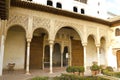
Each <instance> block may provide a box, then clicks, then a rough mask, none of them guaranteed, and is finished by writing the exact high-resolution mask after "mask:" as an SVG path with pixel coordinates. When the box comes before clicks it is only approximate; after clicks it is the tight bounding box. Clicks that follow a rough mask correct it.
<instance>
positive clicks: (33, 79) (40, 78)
mask: <svg viewBox="0 0 120 80" xmlns="http://www.w3.org/2000/svg"><path fill="white" fill-rule="evenodd" d="M31 80H48V77H34V78H32V79H31Z"/></svg>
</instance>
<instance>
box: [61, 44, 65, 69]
mask: <svg viewBox="0 0 120 80" xmlns="http://www.w3.org/2000/svg"><path fill="white" fill-rule="evenodd" d="M63 52H64V42H62V46H61V68H62V67H63Z"/></svg>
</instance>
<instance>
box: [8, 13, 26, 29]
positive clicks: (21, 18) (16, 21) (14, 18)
mask: <svg viewBox="0 0 120 80" xmlns="http://www.w3.org/2000/svg"><path fill="white" fill-rule="evenodd" d="M13 25H20V26H22V27H23V28H24V29H25V30H26V29H27V27H28V16H27V15H23V14H15V13H14V14H10V15H9V20H8V23H7V29H8V28H9V27H11V26H13Z"/></svg>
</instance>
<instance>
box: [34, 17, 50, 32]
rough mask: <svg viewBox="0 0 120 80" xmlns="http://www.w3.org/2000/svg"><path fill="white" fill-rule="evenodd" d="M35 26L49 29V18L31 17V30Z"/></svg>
mask: <svg viewBox="0 0 120 80" xmlns="http://www.w3.org/2000/svg"><path fill="white" fill-rule="evenodd" d="M36 28H44V29H46V30H47V31H49V29H50V20H49V19H47V18H43V17H33V30H35V29H36Z"/></svg>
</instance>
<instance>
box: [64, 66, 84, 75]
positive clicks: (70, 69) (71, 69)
mask: <svg viewBox="0 0 120 80" xmlns="http://www.w3.org/2000/svg"><path fill="white" fill-rule="evenodd" d="M66 71H67V72H69V73H70V72H73V73H74V72H84V71H85V70H84V67H83V66H69V67H67V68H66Z"/></svg>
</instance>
